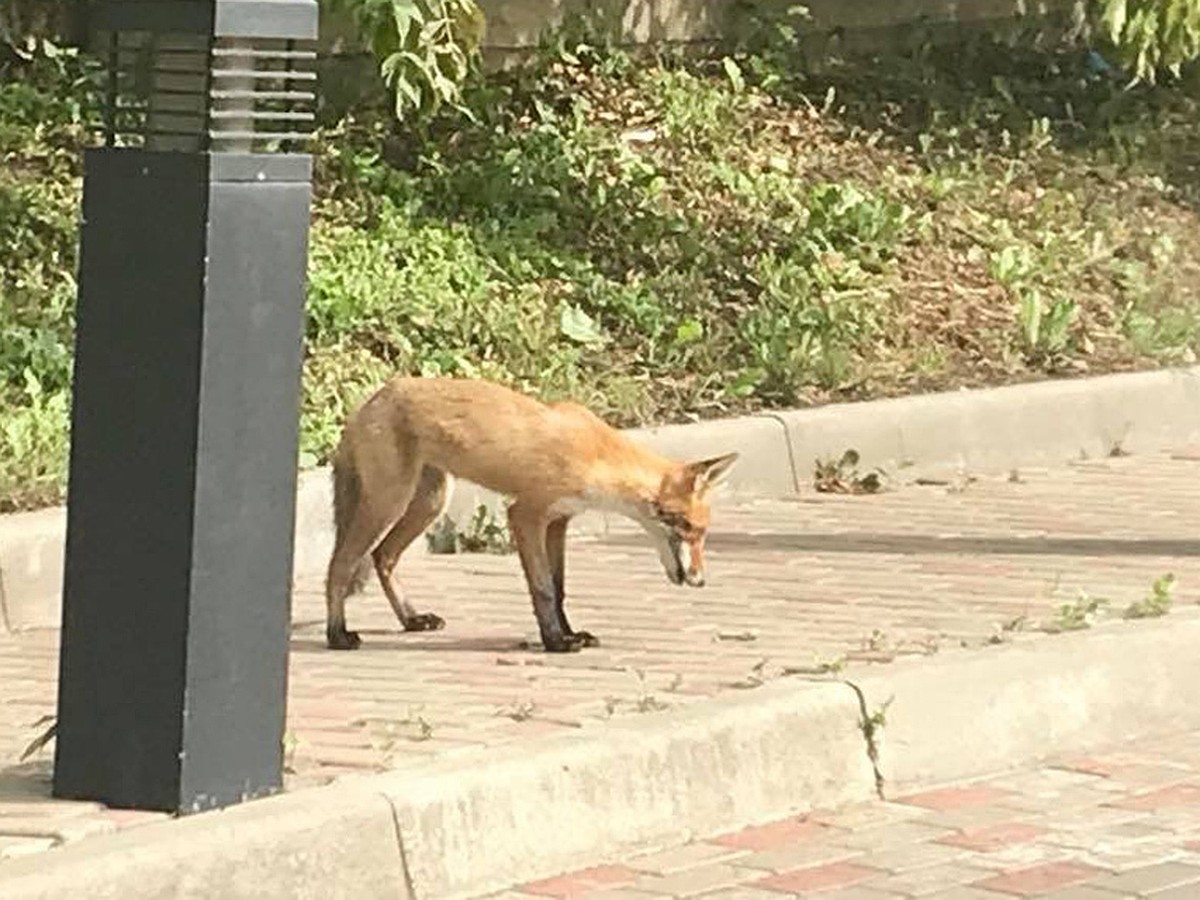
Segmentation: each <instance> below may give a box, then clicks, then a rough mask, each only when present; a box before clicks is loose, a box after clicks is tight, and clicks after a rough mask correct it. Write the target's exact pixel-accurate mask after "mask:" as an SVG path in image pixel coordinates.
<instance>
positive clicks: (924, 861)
mask: <svg viewBox="0 0 1200 900" xmlns="http://www.w3.org/2000/svg"><path fill="white" fill-rule="evenodd" d="M864 855H865V854H864ZM966 856H968V854H967V852H966V851H964V850H962V849H960V848H958V847H950V846H946V845H945V844H935V843H932V842H927V843H923V844H909V845H908V846H905V847H897V848H895V849H892V850H876V849H874V848H870V850H869V857H870V863H871V865H872V866H874V867H875V868H878V869H885V870H886V871H888V872H890V873H892V874H893V875H898V874H901V873H904V872H910V871H912V870H913V869H924V868H928V867H929V866H937V865H942V864H944V863H950V862H954V861H956V860H961V859H963V858H964V857H966Z"/></svg>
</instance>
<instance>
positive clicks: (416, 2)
mask: <svg viewBox="0 0 1200 900" xmlns="http://www.w3.org/2000/svg"><path fill="white" fill-rule="evenodd" d="M327 2H328V3H329V5H330V6H331V7H332V8H334V9H344V10H348V11H349V12H350V13H351V14H352V15H353V17H354V20H355V22H356V24H357V25H358V28H359V30H360V32H361V33H362V35H363V37H364V38H365V39H366V40H367V42H368V43H369V44H370V46H371V49H372V51H373V52H374V54H375V57H376V58H377V59H378V60H379V66H380V74H381V75H382V76H383V80H384V83H385V84H386V85H387V86H388V89H389V90H390V91H391V93H392V96H393V98H394V109H395V113H396V117H397V118H398V119H406V118H408V117H409V116H410V115H413V114H415V115H429V114H432V113H434V112H436V111H437V110H438V109H440V108H441V107H442V106H444V105H448V106H451V107H454V108H455V109H457V110H458V111H460V112H466V111H467V110H466V107H464V106H463V104H462V88H463V83H464V82H465V81H466V79H467V77H468V75H470V73H471V70H472V66H473V63H474V61H475V58H476V56H477V54H478V52H479V49H480V46H481V44H482V41H483V36H484V31H485V25H486V23H485V19H484V15H483V10H482V9H480V7H479V4H478V3H477V2H476V0H327Z"/></svg>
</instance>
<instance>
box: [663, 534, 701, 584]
mask: <svg viewBox="0 0 1200 900" xmlns="http://www.w3.org/2000/svg"><path fill="white" fill-rule="evenodd" d="M670 546H671V561H672V562H673V563H674V565H672V566H668V567H667V577H668V578H670V579H671V582H672V583H673V584H680V585H682V584H686V585H688V586H689V587H704V556H703V553H702V551H701V549H700V547H699V545H697V544H692V543H689V542H688V541H684V540H680V539H679V538H675V537H672V538H671V539H670Z"/></svg>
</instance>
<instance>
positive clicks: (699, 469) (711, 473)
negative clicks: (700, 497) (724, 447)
mask: <svg viewBox="0 0 1200 900" xmlns="http://www.w3.org/2000/svg"><path fill="white" fill-rule="evenodd" d="M737 461H738V454H736V453H726V454H725V455H724V456H716V457H713V458H712V459H705V460H702V461H700V462H694V463H691V464H690V465H688V470H689V471H690V472H691V473H692V474H693V475H694V476H695V485H696V490H697V491H708V490H712V489H713V488H715V487H716V486H717V485H719V484H720V483H721V482H722V481H724V480H725V478H726V476H728V475H729V470H730V469H732V468H733V464H734V463H735V462H737Z"/></svg>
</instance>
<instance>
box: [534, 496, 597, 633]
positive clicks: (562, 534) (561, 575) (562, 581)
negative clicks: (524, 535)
mask: <svg viewBox="0 0 1200 900" xmlns="http://www.w3.org/2000/svg"><path fill="white" fill-rule="evenodd" d="M569 521H570V520H569V519H567V518H565V517H564V518H561V519H555V520H554V521H553V522H551V523H550V524H549V525H548V526H547V527H546V555H547V556H548V557H549V558H550V570H551V576H552V577H553V579H554V610H555V612H556V613H557V615H558V624H559V626H560V627H561V628H562V631H563V634H565V635H567V637H570V638H576V639H578V640H579V641H580V642H581V643H582V645H583V646H584V647H599V646H600V641H599V639H598V638H596V637H595V636H594V635H592V634H590V633H588V632H586V631H576V630H575V629H573V628H572V627H571V623H570V622H568V621H567V612H566V610H565V609H564V608H563V604H564V603H565V602H566V599H567V590H566V586H567V566H566V561H567V560H566V556H567V552H566V551H567V523H568V522H569Z"/></svg>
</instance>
